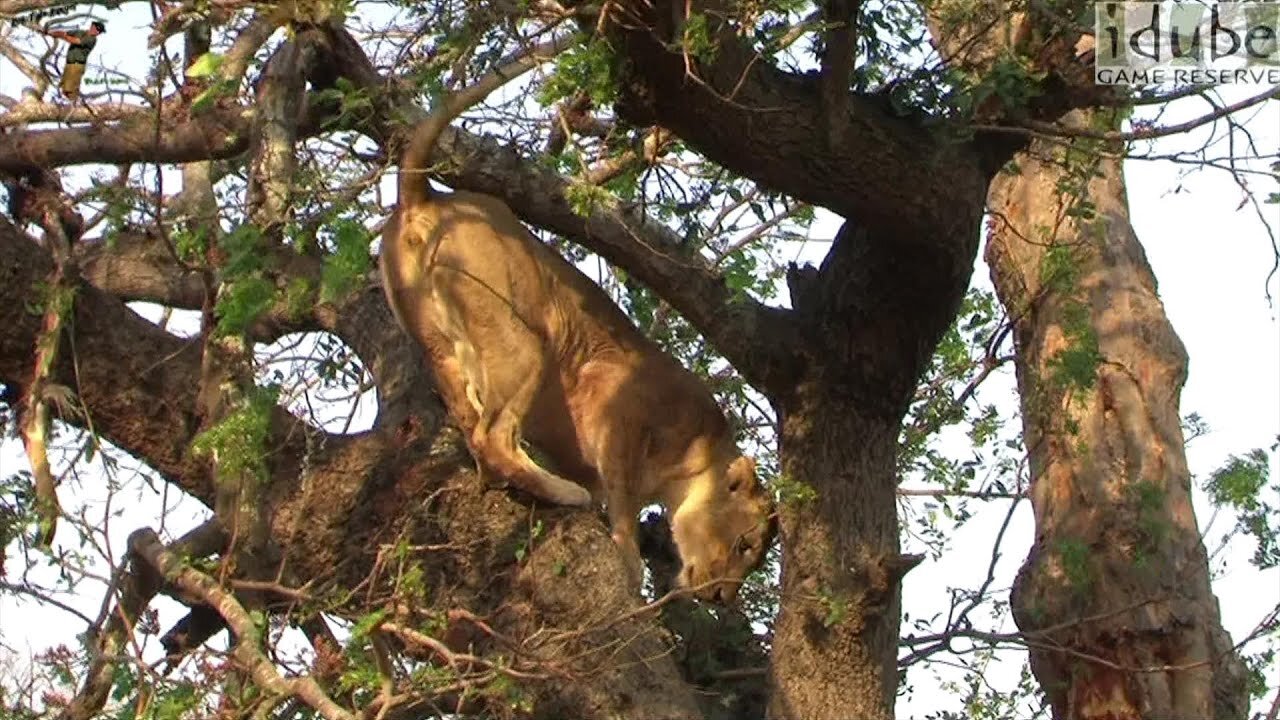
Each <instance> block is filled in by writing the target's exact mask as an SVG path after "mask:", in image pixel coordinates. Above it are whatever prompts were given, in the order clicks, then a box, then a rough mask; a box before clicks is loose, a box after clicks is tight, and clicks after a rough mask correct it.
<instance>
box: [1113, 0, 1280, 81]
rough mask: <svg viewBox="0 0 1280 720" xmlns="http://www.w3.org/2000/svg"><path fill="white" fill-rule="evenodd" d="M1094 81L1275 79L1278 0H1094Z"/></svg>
mask: <svg viewBox="0 0 1280 720" xmlns="http://www.w3.org/2000/svg"><path fill="white" fill-rule="evenodd" d="M1094 11H1095V16H1094V32H1095V39H1096V41H1097V45H1096V47H1095V65H1094V71H1093V77H1094V82H1096V83H1098V84H1100V85H1166V84H1176V85H1221V84H1242V85H1244V84H1248V85H1280V51H1278V50H1277V45H1278V44H1280V43H1278V42H1277V41H1278V40H1280V2H1273V1H1267V2H1256V1H1254V2H1250V1H1246V2H1217V3H1215V2H1196V1H1194V0H1187V1H1185V2H1183V1H1181V0H1175V1H1170V0H1163V1H1161V0H1157V1H1156V2H1095V3H1094Z"/></svg>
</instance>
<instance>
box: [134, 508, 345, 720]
mask: <svg viewBox="0 0 1280 720" xmlns="http://www.w3.org/2000/svg"><path fill="white" fill-rule="evenodd" d="M129 540H130V542H129V545H130V547H131V549H132V550H133V552H135V553H136V554H137V555H138V556H139V557H141V558H142V559H144V560H146V561H147V562H148V563H149V564H150V565H151V566H152V567H153V568H155V569H156V570H157V571H159V573H160V574H161V575H162V576H163V577H164V579H165V580H166V581H167V582H170V583H172V584H173V585H175V586H176V587H178V588H181V589H182V590H183V591H185V592H187V593H189V594H191V595H192V596H194V597H198V598H200V599H201V600H203V601H204V602H205V603H206V604H208V605H210V606H212V607H214V608H216V609H217V610H218V613H219V614H220V615H222V617H223V619H225V620H226V621H227V626H228V627H230V628H231V631H232V632H233V633H235V636H236V640H237V642H236V644H235V648H234V649H232V651H231V654H232V656H233V657H235V658H236V659H237V660H238V661H240V662H241V663H242V664H243V665H244V666H245V667H246V668H247V669H248V670H249V674H250V675H251V676H252V677H253V679H254V681H255V682H256V683H258V685H259V686H260V687H262V688H263V689H264V690H268V691H271V692H274V693H277V694H280V695H287V696H290V697H297V698H299V699H301V700H302V701H303V702H305V703H307V705H309V706H311V707H312V708H313V709H315V711H316V712H318V713H319V714H320V715H321V717H324V718H325V719H326V720H355V715H353V714H352V713H350V712H348V711H347V710H345V709H343V708H342V707H340V706H339V705H338V704H337V703H335V702H334V701H333V700H332V699H331V698H330V697H329V696H328V695H327V694H325V692H324V690H323V689H321V688H320V685H319V684H317V683H316V681H315V680H314V679H313V678H312V677H311V676H309V675H301V676H298V677H293V678H288V679H286V678H284V677H281V675H280V673H279V671H277V670H276V667H275V665H274V664H273V663H272V662H271V661H270V660H268V659H267V657H266V655H264V654H263V653H262V650H261V643H262V637H261V636H260V634H259V633H258V628H257V626H256V625H255V624H254V622H253V618H251V617H250V616H249V612H248V611H247V610H245V609H244V606H242V605H241V604H240V602H239V601H238V600H236V598H235V596H234V595H232V594H231V593H230V592H227V591H226V590H223V589H222V588H220V587H219V586H218V584H217V582H215V581H214V580H213V578H210V577H209V576H208V575H205V574H204V573H202V572H199V571H198V570H195V569H194V568H192V567H191V566H190V565H187V564H186V563H184V562H183V561H182V560H181V559H180V558H179V557H178V556H177V555H175V554H174V553H173V552H172V551H170V550H167V549H166V548H165V547H164V545H162V544H161V543H160V538H158V537H156V534H155V533H154V532H153V531H152V530H150V529H149V528H144V529H142V530H138V531H136V532H135V533H134V534H133V536H132V537H130V539H129Z"/></svg>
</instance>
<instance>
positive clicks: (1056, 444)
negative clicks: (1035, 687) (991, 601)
mask: <svg viewBox="0 0 1280 720" xmlns="http://www.w3.org/2000/svg"><path fill="white" fill-rule="evenodd" d="M1076 114H1077V115H1080V114H1081V113H1076ZM1073 119H1074V120H1078V121H1087V120H1088V118H1087V117H1085V118H1081V117H1076V118H1073ZM1101 150H1107V151H1110V153H1109V154H1108V155H1106V156H1102V155H1100V154H1097V153H1098V151H1101ZM1117 150H1119V148H1100V147H1093V148H1089V147H1084V146H1080V145H1077V147H1075V148H1073V149H1072V150H1070V151H1069V153H1070V154H1069V155H1068V156H1067V157H1070V158H1072V159H1071V160H1068V161H1066V162H1065V163H1064V155H1063V152H1062V146H1061V145H1058V144H1054V143H1050V142H1045V141H1037V142H1035V143H1033V145H1032V146H1031V148H1030V149H1029V150H1028V151H1027V152H1026V153H1024V154H1022V155H1020V156H1019V157H1018V158H1017V160H1016V163H1017V165H1018V166H1019V168H1020V172H1019V173H1017V174H1006V175H1002V176H1000V177H998V178H997V179H996V180H995V181H994V183H993V185H992V189H991V195H990V207H991V212H992V215H993V217H994V220H993V221H992V232H991V233H990V239H989V241H988V243H989V244H988V247H987V259H988V262H989V263H990V265H991V269H992V277H993V279H994V281H995V285H996V289H997V291H998V293H999V296H1000V299H1001V301H1002V302H1003V303H1004V305H1005V307H1006V308H1007V309H1008V311H1009V313H1010V315H1011V317H1013V318H1015V319H1016V324H1015V326H1014V339H1015V344H1016V353H1017V358H1016V368H1017V377H1018V386H1019V390H1020V393H1021V398H1022V414H1023V426H1024V433H1025V438H1026V444H1027V448H1028V451H1029V453H1030V463H1031V473H1032V490H1031V501H1032V506H1033V508H1034V513H1035V520H1036V539H1035V543H1034V545H1033V546H1032V549H1031V552H1030V555H1029V556H1028V558H1027V560H1026V562H1025V564H1024V565H1023V567H1022V569H1021V571H1020V573H1019V575H1018V577H1017V581H1016V583H1015V585H1014V588H1013V609H1014V617H1015V619H1016V621H1017V623H1018V626H1019V627H1020V628H1021V629H1022V630H1023V631H1024V632H1025V633H1027V636H1028V643H1029V645H1030V657H1031V667H1032V670H1033V671H1034V673H1035V675H1036V678H1037V679H1038V680H1039V682H1040V685H1041V687H1042V688H1043V690H1044V692H1045V693H1046V695H1047V696H1048V699H1049V703H1050V705H1051V706H1052V709H1053V714H1054V717H1055V718H1059V719H1060V720H1095V719H1097V720H1101V719H1103V718H1106V719H1108V720H1129V719H1133V720H1137V719H1138V718H1149V719H1152V720H1154V719H1155V718H1210V717H1213V718H1240V717H1244V715H1245V713H1246V712H1247V705H1246V698H1245V695H1244V686H1243V677H1244V676H1243V674H1242V672H1241V671H1242V666H1241V664H1240V662H1239V659H1238V657H1237V656H1236V654H1235V653H1234V651H1233V649H1232V646H1231V642H1230V639H1229V637H1228V636H1227V634H1226V632H1225V631H1224V630H1223V629H1222V626H1221V623H1220V621H1219V612H1218V603H1217V599H1216V598H1215V597H1214V595H1213V593H1212V591H1211V589H1210V585H1209V573H1208V566H1207V562H1206V557H1205V550H1204V546H1203V544H1202V542H1201V541H1200V536H1199V532H1198V529H1197V525H1196V517H1195V511H1194V508H1193V507H1192V503H1191V485H1190V475H1189V472H1188V469H1187V462H1186V456H1185V452H1184V447H1183V436H1182V428H1181V423H1180V417H1179V408H1178V402H1179V396H1180V393H1181V388H1182V385H1183V382H1184V381H1185V379H1186V367H1187V355H1186V351H1185V349H1184V348H1183V345H1182V343H1181V341H1180V340H1179V339H1178V336H1177V335H1176V333H1175V332H1174V330H1173V327H1172V326H1171V325H1170V323H1169V320H1168V318H1167V317H1166V316H1165V312H1164V307H1163V305H1162V304H1161V302H1160V299H1159V297H1158V295H1157V292H1156V283H1155V279H1154V277H1153V275H1152V272H1151V267H1150V266H1149V265H1148V263H1147V260H1146V256H1145V254H1144V252H1143V249H1142V245H1141V244H1140V243H1139V241H1138V238H1137V236H1136V235H1135V234H1134V231H1133V227H1132V225H1131V224H1130V221H1129V210H1128V205H1127V198H1126V196H1125V186H1124V180H1123V177H1122V170H1121V162H1120V159H1119V158H1118V157H1117V156H1116V153H1115V151H1117ZM1086 155H1088V156H1089V159H1088V160H1087V161H1085V162H1083V164H1082V161H1081V157H1084V156H1086ZM1094 163H1096V168H1097V170H1098V172H1099V175H1098V176H1096V177H1093V176H1091V170H1092V169H1093V167H1094ZM1084 181H1087V184H1085V183H1084ZM1072 185H1075V186H1077V187H1080V188H1081V189H1082V192H1080V194H1079V195H1078V196H1076V197H1078V198H1081V199H1084V200H1087V201H1088V203H1091V204H1092V206H1093V207H1094V208H1095V209H1096V215H1095V216H1093V217H1092V218H1086V219H1079V218H1078V217H1075V216H1073V215H1072V214H1071V213H1070V212H1069V211H1070V210H1071V209H1072V208H1075V209H1076V210H1084V211H1085V213H1086V215H1087V214H1088V206H1087V205H1085V206H1082V205H1081V204H1080V203H1079V202H1078V201H1077V200H1076V199H1074V198H1073V197H1072V195H1071V194H1070V193H1068V192H1064V188H1065V187H1068V186H1072Z"/></svg>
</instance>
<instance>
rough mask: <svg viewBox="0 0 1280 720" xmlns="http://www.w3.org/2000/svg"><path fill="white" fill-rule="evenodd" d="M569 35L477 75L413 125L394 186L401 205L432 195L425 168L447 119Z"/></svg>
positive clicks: (551, 50) (519, 72)
mask: <svg viewBox="0 0 1280 720" xmlns="http://www.w3.org/2000/svg"><path fill="white" fill-rule="evenodd" d="M568 39H569V38H557V39H554V40H551V41H548V42H546V43H543V44H541V45H538V46H537V47H534V48H533V49H531V50H530V51H529V52H526V53H524V54H523V55H521V56H520V57H519V58H517V59H515V60H512V61H511V62H509V63H507V64H505V65H503V66H502V67H499V68H497V69H495V70H494V71H493V72H490V73H489V74H488V75H485V76H484V77H482V78H480V79H479V80H478V81H476V82H475V84H473V85H469V86H467V87H465V88H463V89H461V90H458V91H457V92H453V93H450V94H448V95H446V96H445V98H444V99H443V100H442V101H441V102H440V104H439V106H437V107H436V108H435V109H434V110H432V111H431V114H430V115H428V116H427V117H426V119H424V120H423V121H422V122H420V123H418V126H417V127H416V128H414V130H413V137H412V138H410V139H409V146H408V147H407V148H405V151H404V155H402V156H401V158H400V179H399V183H398V190H397V195H398V198H399V200H398V202H399V203H400V207H402V208H403V207H412V206H414V205H417V204H420V203H423V202H426V201H428V200H430V199H431V194H432V190H431V183H430V182H428V181H427V178H426V170H427V167H428V165H429V164H430V162H431V154H432V152H433V151H434V150H435V147H436V141H437V140H439V139H440V134H441V133H443V132H444V129H445V128H446V127H448V126H449V123H451V122H453V119H454V118H456V117H458V116H459V115H461V114H462V113H463V112H464V111H466V109H467V108H469V107H471V106H472V105H476V104H478V103H480V102H481V101H483V100H484V99H485V98H486V97H488V96H489V95H490V94H491V93H493V91H495V90H497V89H498V88H500V87H502V86H503V85H505V84H506V83H508V82H510V81H511V80H514V79H515V78H517V77H519V76H520V75H523V74H524V73H526V72H528V71H529V70H531V69H532V68H533V66H534V65H537V64H538V61H539V60H542V59H544V58H546V57H548V56H550V55H554V54H555V53H556V52H558V51H559V50H562V49H564V48H565V47H567V46H568V42H567V41H568Z"/></svg>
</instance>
